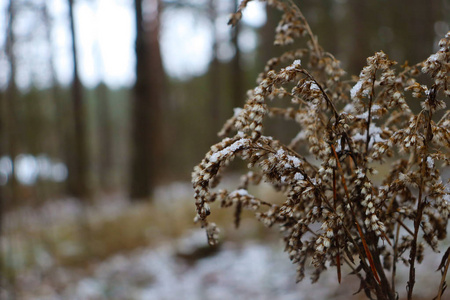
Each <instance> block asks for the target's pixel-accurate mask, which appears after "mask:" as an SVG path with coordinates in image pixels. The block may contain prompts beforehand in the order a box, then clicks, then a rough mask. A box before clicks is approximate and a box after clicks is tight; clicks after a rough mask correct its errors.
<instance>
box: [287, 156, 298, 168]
mask: <svg viewBox="0 0 450 300" xmlns="http://www.w3.org/2000/svg"><path fill="white" fill-rule="evenodd" d="M288 159H289V161H290V162H291V163H292V164H293V165H294V167H296V168H298V167H299V166H300V159H298V158H297V157H295V156H292V155H288Z"/></svg>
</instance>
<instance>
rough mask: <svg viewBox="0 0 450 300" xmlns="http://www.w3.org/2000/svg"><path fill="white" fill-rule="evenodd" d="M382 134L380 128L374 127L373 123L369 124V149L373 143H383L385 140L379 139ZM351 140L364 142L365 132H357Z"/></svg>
mask: <svg viewBox="0 0 450 300" xmlns="http://www.w3.org/2000/svg"><path fill="white" fill-rule="evenodd" d="M382 133H383V130H382V129H381V128H380V127H378V126H376V125H375V124H373V123H370V137H371V139H370V142H369V149H371V148H372V146H373V144H374V143H375V142H384V141H386V140H385V139H383V138H382V137H381V134H382ZM352 139H353V141H366V139H367V130H364V132H363V133H362V134H361V133H359V132H358V133H356V134H354V135H353V137H352Z"/></svg>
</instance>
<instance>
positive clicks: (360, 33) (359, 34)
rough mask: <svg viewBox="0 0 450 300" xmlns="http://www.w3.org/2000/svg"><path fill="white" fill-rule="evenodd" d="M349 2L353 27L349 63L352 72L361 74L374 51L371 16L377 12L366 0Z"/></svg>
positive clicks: (351, 0)
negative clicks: (367, 59) (372, 10)
mask: <svg viewBox="0 0 450 300" xmlns="http://www.w3.org/2000/svg"><path fill="white" fill-rule="evenodd" d="M348 3H349V5H350V15H351V16H352V19H351V21H350V23H351V28H352V29H353V30H352V31H351V32H350V35H351V36H352V40H351V45H352V47H351V49H350V51H349V57H348V62H349V63H348V65H349V70H350V74H359V72H360V71H361V70H362V68H363V67H364V66H365V65H366V58H367V57H368V56H370V55H373V53H374V52H373V51H371V50H370V49H371V47H370V41H371V38H372V36H371V35H372V34H371V31H369V25H370V20H369V16H370V15H371V14H375V12H371V11H369V9H368V4H367V3H366V2H365V1H360V0H350V1H349V2H348ZM373 32H374V31H372V33H373ZM375 32H376V31H375Z"/></svg>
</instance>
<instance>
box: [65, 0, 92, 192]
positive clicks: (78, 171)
mask: <svg viewBox="0 0 450 300" xmlns="http://www.w3.org/2000/svg"><path fill="white" fill-rule="evenodd" d="M68 1H69V18H70V31H71V39H72V61H73V79H72V86H71V93H72V102H73V115H74V132H73V133H74V148H73V149H74V150H73V156H72V157H73V160H71V161H72V163H70V162H69V192H70V193H71V194H72V195H73V196H76V197H79V198H80V199H84V198H86V197H87V196H88V183H87V177H88V155H87V139H86V132H85V112H84V103H83V86H82V85H81V81H80V77H79V74H78V60H77V45H76V32H75V20H74V14H73V0H68Z"/></svg>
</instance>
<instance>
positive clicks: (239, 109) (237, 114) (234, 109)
mask: <svg viewBox="0 0 450 300" xmlns="http://www.w3.org/2000/svg"><path fill="white" fill-rule="evenodd" d="M242 110H243V109H242V108H240V107H235V108H233V115H234V117H237V116H239V114H240V113H241V112H242Z"/></svg>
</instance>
